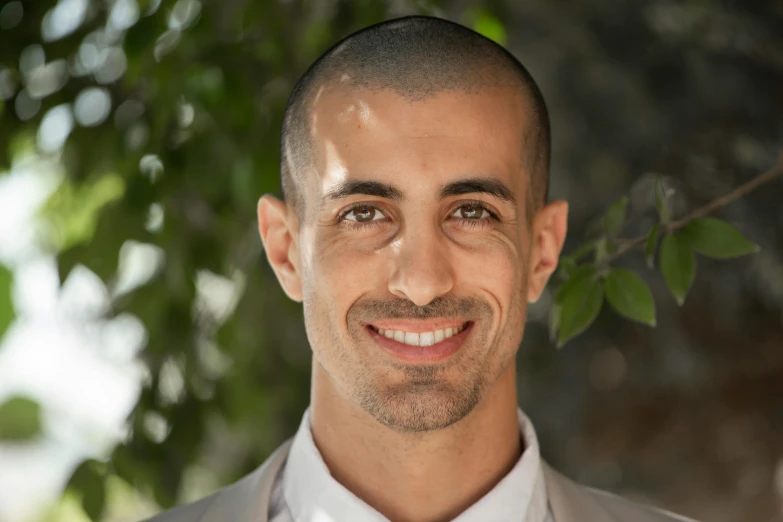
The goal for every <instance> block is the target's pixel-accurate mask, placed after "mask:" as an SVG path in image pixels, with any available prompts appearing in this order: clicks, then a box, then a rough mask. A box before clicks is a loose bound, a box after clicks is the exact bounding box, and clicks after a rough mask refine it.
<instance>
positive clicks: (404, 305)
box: [347, 296, 492, 323]
mask: <svg viewBox="0 0 783 522" xmlns="http://www.w3.org/2000/svg"><path fill="white" fill-rule="evenodd" d="M491 313H492V310H491V308H490V307H489V305H488V304H487V303H486V302H484V301H482V300H481V299H476V298H472V297H468V298H456V297H445V296H440V297H436V298H435V299H433V300H432V301H430V302H429V303H427V304H426V305H424V306H419V305H417V304H415V303H413V302H412V301H409V300H408V299H378V300H375V299H374V300H365V301H359V302H357V303H354V305H352V306H351V308H350V309H349V310H348V314H347V315H348V317H349V318H354V317H355V319H356V320H358V321H361V322H367V323H371V322H372V321H373V320H378V319H436V318H437V319H443V318H475V317H486V316H489V315H490V314H491Z"/></svg>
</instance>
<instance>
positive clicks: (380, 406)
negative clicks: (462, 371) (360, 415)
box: [360, 381, 483, 433]
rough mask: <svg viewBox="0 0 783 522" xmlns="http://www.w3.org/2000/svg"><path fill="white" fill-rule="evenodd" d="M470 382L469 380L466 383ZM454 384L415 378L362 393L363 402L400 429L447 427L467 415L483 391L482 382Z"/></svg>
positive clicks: (414, 430)
mask: <svg viewBox="0 0 783 522" xmlns="http://www.w3.org/2000/svg"><path fill="white" fill-rule="evenodd" d="M465 384H467V383H465ZM465 384H463V386H461V387H454V386H453V385H450V384H444V383H443V382H432V381H430V382H421V381H420V382H413V383H410V382H409V383H406V384H398V385H395V386H393V387H388V388H386V389H384V390H383V391H381V390H377V393H370V394H362V397H361V400H360V404H361V406H362V408H363V409H364V410H365V411H367V412H368V413H369V414H370V415H372V417H373V418H375V419H376V420H377V421H378V422H380V423H381V424H383V425H385V426H387V427H389V428H391V429H393V430H395V431H399V432H406V433H420V432H427V431H434V430H440V429H444V428H446V427H448V426H451V425H452V424H454V423H456V422H458V421H459V420H461V419H462V418H464V417H465V416H467V415H468V414H469V413H470V412H471V411H473V408H475V407H476V405H477V404H478V402H479V400H480V399H481V395H482V393H481V392H482V388H483V385H482V384H483V382H482V381H479V382H476V383H474V384H473V385H472V386H470V385H468V386H465Z"/></svg>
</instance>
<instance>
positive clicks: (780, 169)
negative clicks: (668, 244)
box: [602, 153, 783, 264]
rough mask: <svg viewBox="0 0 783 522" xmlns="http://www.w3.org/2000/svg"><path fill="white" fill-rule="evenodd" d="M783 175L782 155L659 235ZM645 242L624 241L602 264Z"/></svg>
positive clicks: (638, 239) (669, 225)
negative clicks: (773, 163)
mask: <svg viewBox="0 0 783 522" xmlns="http://www.w3.org/2000/svg"><path fill="white" fill-rule="evenodd" d="M781 175H783V153H781V155H780V160H779V161H778V164H777V165H776V166H775V167H773V168H772V169H770V170H768V171H766V172H764V173H762V174H759V175H758V176H756V177H755V178H753V179H752V180H750V181H748V182H747V183H745V184H743V185H740V186H739V187H737V188H735V189H733V190H732V191H731V192H729V193H728V194H726V195H724V196H721V197H719V198H717V199H714V200H712V201H710V202H709V203H707V204H706V205H704V206H702V207H699V208H697V209H695V210H693V211H692V212H690V213H689V214H687V215H686V216H684V217H683V218H682V219H678V220H676V221H672V222H671V223H669V224H668V225H666V226H665V227H662V228H661V231H660V232H659V235H660V234H666V233H668V232H671V231H673V230H677V229H678V228H681V227H683V226H685V225H686V224H688V223H689V222H690V221H693V220H694V219H698V218H700V217H704V216H706V215H707V214H710V213H712V212H714V211H716V210H717V209H719V208H721V207H723V206H725V205H728V204H729V203H731V202H732V201H734V200H736V199H739V198H741V197H742V196H744V195H745V194H747V193H749V192H751V191H753V190H756V189H757V188H759V187H760V186H762V185H765V184H767V183H769V182H770V181H772V180H774V179H775V178H777V177H780V176H781ZM646 241H647V236H646V235H645V236H641V237H637V238H633V239H629V240H626V241H625V242H624V243H623V244H622V245H621V246H620V247H619V248H618V249H617V250H615V251H614V252H612V253H611V254H609V255H607V256H606V257H605V258H604V259H603V261H602V264H609V263H610V262H612V261H614V260H615V259H617V258H618V257H620V256H621V255H623V254H625V253H626V252H628V251H629V250H632V249H634V248H636V247H638V246H639V245H643V244H644V243H645V242H646Z"/></svg>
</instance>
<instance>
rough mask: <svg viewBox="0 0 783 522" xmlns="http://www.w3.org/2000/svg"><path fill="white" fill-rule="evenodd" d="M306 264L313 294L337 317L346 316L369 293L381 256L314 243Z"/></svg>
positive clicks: (341, 244) (327, 242)
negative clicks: (363, 295) (309, 259)
mask: <svg viewBox="0 0 783 522" xmlns="http://www.w3.org/2000/svg"><path fill="white" fill-rule="evenodd" d="M311 259H312V261H311V263H310V264H309V266H310V270H309V272H310V278H311V286H312V288H313V291H315V292H317V293H318V296H317V298H318V300H319V301H321V302H324V301H326V303H328V305H329V306H330V307H331V308H333V309H334V311H335V312H336V313H338V314H339V313H341V314H342V318H341V320H342V321H344V320H345V312H346V311H347V309H348V307H350V306H351V305H352V304H353V303H354V302H355V301H356V300H357V299H358V298H359V297H360V296H361V295H362V294H365V293H367V292H368V291H369V290H372V287H371V285H373V284H375V283H377V279H378V275H379V274H380V273H381V272H382V263H383V260H382V256H381V254H380V253H378V252H375V251H372V250H370V249H362V248H356V247H355V246H354V245H350V244H348V243H347V242H345V241H338V240H336V239H332V238H328V237H322V238H318V239H316V242H315V244H314V248H313V257H312V258H311Z"/></svg>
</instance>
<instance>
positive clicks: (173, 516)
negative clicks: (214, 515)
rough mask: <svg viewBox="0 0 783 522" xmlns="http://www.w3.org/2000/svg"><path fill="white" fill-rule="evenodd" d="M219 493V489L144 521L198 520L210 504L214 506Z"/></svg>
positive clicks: (188, 521) (177, 521)
mask: <svg viewBox="0 0 783 522" xmlns="http://www.w3.org/2000/svg"><path fill="white" fill-rule="evenodd" d="M219 494H220V491H217V492H215V493H213V494H211V495H209V496H208V497H204V498H202V499H201V500H197V501H196V502H192V503H190V504H183V505H182V506H177V507H175V508H172V509H169V510H168V511H164V512H163V513H159V514H157V515H155V516H154V517H152V518H150V519H147V520H145V521H144V522H198V521H199V520H201V518H202V517H203V516H204V514H205V513H206V512H207V510H208V509H209V508H210V506H212V504H213V503H214V502H215V499H216V498H217V497H218V495H219Z"/></svg>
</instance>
